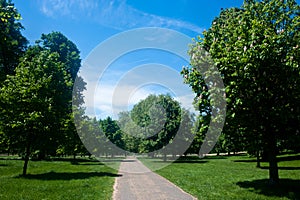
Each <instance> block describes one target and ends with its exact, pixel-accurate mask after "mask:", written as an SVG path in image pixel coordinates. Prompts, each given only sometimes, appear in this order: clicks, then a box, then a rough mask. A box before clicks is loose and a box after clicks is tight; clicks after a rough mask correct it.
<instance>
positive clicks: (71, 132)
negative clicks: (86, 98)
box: [36, 32, 86, 157]
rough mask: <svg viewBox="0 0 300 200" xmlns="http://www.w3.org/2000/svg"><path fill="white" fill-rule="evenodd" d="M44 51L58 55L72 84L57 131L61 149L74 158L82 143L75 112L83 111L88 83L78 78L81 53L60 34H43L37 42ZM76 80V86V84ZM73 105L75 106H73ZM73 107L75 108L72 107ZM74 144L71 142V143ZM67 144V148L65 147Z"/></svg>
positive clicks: (42, 151)
mask: <svg viewBox="0 0 300 200" xmlns="http://www.w3.org/2000/svg"><path fill="white" fill-rule="evenodd" d="M36 43H37V44H38V45H39V46H40V47H41V48H42V49H46V50H49V51H50V52H52V53H57V55H58V61H59V62H61V63H63V64H64V65H63V67H64V71H65V75H66V78H67V79H68V80H69V82H70V83H71V85H70V87H67V88H65V91H64V93H62V94H58V93H57V94H56V95H62V97H63V99H64V101H65V102H64V104H65V105H66V108H67V109H65V113H62V116H60V120H61V124H62V127H61V128H60V129H58V130H57V132H58V133H60V134H59V143H60V144H58V145H60V146H61V147H60V148H63V149H65V150H67V149H68V152H69V153H72V154H73V155H74V157H75V156H76V152H80V149H83V148H82V142H81V141H80V139H79V136H78V134H77V131H76V128H75V124H74V117H73V112H72V111H73V110H74V111H76V109H81V108H80V107H81V106H82V104H83V94H82V92H83V91H84V89H85V85H86V83H85V82H84V81H83V79H82V78H81V77H77V73H78V71H79V68H80V66H81V59H80V52H79V50H78V48H77V47H76V45H75V44H74V43H73V42H72V41H70V40H69V39H68V38H67V37H66V36H64V35H63V34H62V33H60V32H52V33H49V34H42V36H41V39H40V40H38V41H37V42H36ZM75 79H76V84H75ZM72 103H73V104H72ZM72 106H73V107H72ZM70 140H71V141H72V142H69V141H70ZM63 144H65V145H66V146H64V145H63ZM40 154H41V157H44V156H45V151H44V150H41V151H40Z"/></svg>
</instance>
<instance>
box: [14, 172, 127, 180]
mask: <svg viewBox="0 0 300 200" xmlns="http://www.w3.org/2000/svg"><path fill="white" fill-rule="evenodd" d="M104 176H109V177H119V176H122V175H119V174H114V173H109V172H74V173H71V172H48V173H43V174H27V175H25V176H23V175H19V176H17V177H16V178H25V179H37V180H44V181H51V180H73V179H87V178H91V177H104Z"/></svg>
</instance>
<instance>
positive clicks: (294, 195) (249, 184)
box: [236, 179, 300, 200]
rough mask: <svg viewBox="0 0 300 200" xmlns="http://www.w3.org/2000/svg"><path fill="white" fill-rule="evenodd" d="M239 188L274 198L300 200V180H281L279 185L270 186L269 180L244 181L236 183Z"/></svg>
mask: <svg viewBox="0 0 300 200" xmlns="http://www.w3.org/2000/svg"><path fill="white" fill-rule="evenodd" d="M236 184H237V185H238V186H239V187H242V188H246V189H248V190H249V191H251V192H255V193H257V194H262V195H265V196H271V197H272V196H273V197H286V198H288V199H293V200H295V199H296V200H297V199H300V180H293V179H280V183H279V184H278V185H270V184H269V180H268V179H261V180H253V181H242V182H237V183H236Z"/></svg>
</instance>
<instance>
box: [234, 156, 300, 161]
mask: <svg viewBox="0 0 300 200" xmlns="http://www.w3.org/2000/svg"><path fill="white" fill-rule="evenodd" d="M293 160H300V155H289V156H282V157H277V162H281V161H293ZM233 162H257V161H256V159H253V158H252V159H251V158H250V159H245V160H233ZM261 162H267V161H262V160H261Z"/></svg>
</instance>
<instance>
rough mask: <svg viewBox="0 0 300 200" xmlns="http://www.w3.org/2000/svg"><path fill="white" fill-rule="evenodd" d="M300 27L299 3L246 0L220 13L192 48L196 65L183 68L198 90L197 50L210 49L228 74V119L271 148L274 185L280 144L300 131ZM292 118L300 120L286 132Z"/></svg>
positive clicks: (272, 181) (265, 148)
mask: <svg viewBox="0 0 300 200" xmlns="http://www.w3.org/2000/svg"><path fill="white" fill-rule="evenodd" d="M299 30H300V7H299V5H297V3H296V2H295V1H294V0H264V1H255V0H246V1H244V4H243V7H242V8H230V9H226V10H223V11H221V13H220V16H218V17H217V18H216V19H215V20H214V21H213V23H212V26H211V27H210V28H209V30H208V31H205V32H204V33H203V38H200V37H199V38H198V40H197V41H195V43H194V44H193V45H192V46H191V48H190V52H189V53H190V55H191V65H192V66H193V67H192V68H186V69H185V71H184V74H185V75H186V77H187V78H186V81H187V83H189V84H190V85H192V86H193V90H194V91H195V92H196V93H197V94H198V91H199V90H200V91H201V87H202V85H199V86H197V85H196V84H195V80H198V78H199V75H198V74H197V73H198V71H197V70H195V68H197V67H199V66H198V64H199V54H198V53H197V52H199V51H203V50H205V51H207V52H208V53H209V56H210V57H211V58H212V59H213V61H214V63H215V66H216V67H217V68H218V70H219V71H220V72H221V74H222V76H223V78H224V84H225V86H226V97H227V105H228V107H227V108H228V109H227V119H226V120H227V122H228V123H229V125H230V123H232V122H233V120H234V121H236V124H235V125H234V126H233V127H234V128H235V129H236V130H238V129H239V128H240V127H241V128H244V129H245V132H244V133H245V135H244V137H246V138H247V139H248V140H257V141H254V142H250V144H252V145H251V146H253V145H261V146H260V147H259V148H258V149H260V148H263V149H264V151H266V152H267V155H268V161H269V165H270V168H269V177H270V183H275V184H276V183H278V181H279V176H278V167H277V161H276V154H277V143H278V141H280V139H281V138H282V137H286V136H287V135H289V134H295V133H296V132H299V116H300V115H299V112H300V108H299V105H300V86H299V81H300V77H299V63H300V48H299V47H300V46H299V39H300V31H299ZM229 118H231V119H230V120H229ZM291 121H293V122H296V123H294V126H292V127H291V126H290V127H289V130H287V131H286V129H285V127H287V126H288V125H289V123H290V122H291ZM231 130H232V129H231ZM226 134H230V133H229V132H227V133H226ZM254 138H256V139H254Z"/></svg>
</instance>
